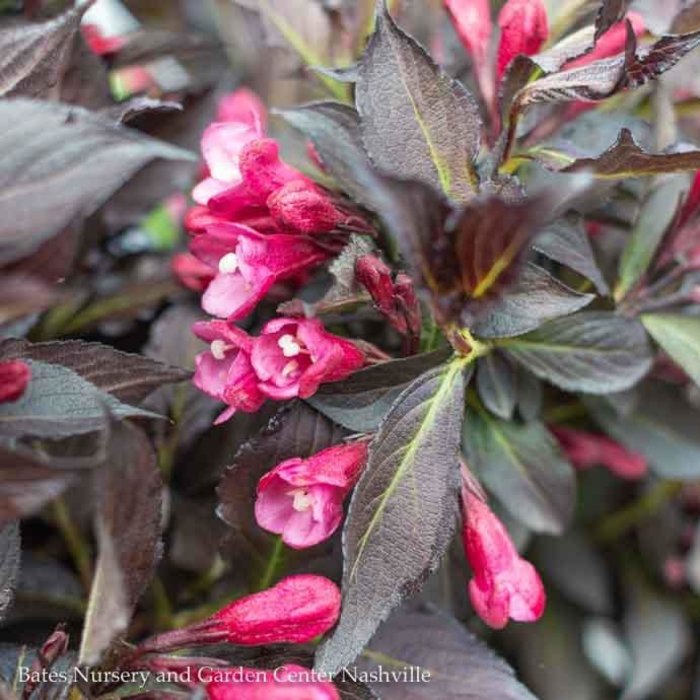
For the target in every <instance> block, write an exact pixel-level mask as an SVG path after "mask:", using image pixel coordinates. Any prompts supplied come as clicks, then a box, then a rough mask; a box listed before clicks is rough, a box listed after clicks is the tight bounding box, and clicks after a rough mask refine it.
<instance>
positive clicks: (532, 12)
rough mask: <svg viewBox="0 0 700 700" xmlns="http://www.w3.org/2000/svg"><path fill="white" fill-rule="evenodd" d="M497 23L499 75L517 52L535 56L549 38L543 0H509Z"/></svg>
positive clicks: (501, 74)
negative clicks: (499, 29)
mask: <svg viewBox="0 0 700 700" xmlns="http://www.w3.org/2000/svg"><path fill="white" fill-rule="evenodd" d="M498 26H499V27H500V28H501V41H500V43H499V45H498V58H497V63H496V71H497V74H498V78H499V79H500V78H502V77H503V74H504V73H505V72H506V69H507V68H508V66H509V65H510V64H511V62H512V61H513V59H514V58H515V57H516V56H519V55H521V54H524V55H525V56H532V55H534V54H536V53H537V52H538V51H539V50H540V49H541V48H542V45H543V44H544V42H545V41H547V37H548V36H549V23H548V21H547V8H546V7H545V6H544V4H543V2H542V0H508V2H506V4H505V5H504V6H503V8H502V9H501V11H500V13H499V15H498Z"/></svg>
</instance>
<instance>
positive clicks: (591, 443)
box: [550, 425, 648, 479]
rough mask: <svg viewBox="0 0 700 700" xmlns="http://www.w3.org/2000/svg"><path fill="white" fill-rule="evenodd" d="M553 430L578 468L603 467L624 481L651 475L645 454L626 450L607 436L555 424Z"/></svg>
mask: <svg viewBox="0 0 700 700" xmlns="http://www.w3.org/2000/svg"><path fill="white" fill-rule="evenodd" d="M550 430H551V432H552V434H553V435H554V436H555V437H556V438H557V440H558V441H559V444H560V445H561V448H562V450H564V452H565V453H566V456H567V457H568V458H569V460H570V461H571V463H572V464H573V465H574V466H575V467H576V468H577V469H590V468H591V467H594V466H596V465H600V466H603V467H607V468H608V469H609V470H610V471H611V472H612V473H613V474H615V475H617V476H619V477H620V478H622V479H641V478H642V477H643V476H644V475H645V474H646V473H647V467H648V464H647V460H646V458H645V457H644V456H643V455H641V454H639V453H638V452H632V451H630V450H628V449H626V448H624V447H623V446H622V445H620V444H619V443H617V442H615V441H614V440H611V439H610V438H609V437H607V436H605V435H598V434H596V433H589V432H586V431H584V430H575V429H573V428H566V427H563V426H560V425H552V426H550Z"/></svg>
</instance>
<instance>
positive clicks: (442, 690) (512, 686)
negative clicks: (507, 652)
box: [359, 607, 535, 700]
mask: <svg viewBox="0 0 700 700" xmlns="http://www.w3.org/2000/svg"><path fill="white" fill-rule="evenodd" d="M379 666H381V667H382V670H384V671H385V672H386V671H388V672H391V671H396V672H398V673H402V672H403V671H407V670H408V669H409V668H410V667H414V668H415V669H418V670H421V671H425V672H428V673H429V674H430V680H429V681H427V682H413V683H410V682H408V683H407V682H400V681H399V682H383V683H374V684H372V685H373V687H374V689H375V690H376V691H377V693H378V694H379V696H380V697H381V698H382V700H434V699H435V698H440V700H535V697H534V695H532V693H531V692H530V691H529V690H528V689H527V688H526V687H525V686H524V685H522V684H521V683H519V682H518V680H517V678H516V677H515V674H514V672H513V669H512V668H511V667H510V666H508V664H507V663H506V662H505V661H503V660H502V659H501V658H499V657H498V656H496V654H495V653H494V652H493V651H491V649H489V648H488V647H487V646H485V645H484V644H483V642H481V641H480V640H479V639H477V638H476V637H475V636H474V635H472V634H471V632H468V631H467V630H466V629H465V628H464V627H463V626H462V625H461V624H460V623H459V622H457V620H455V619H454V618H451V617H448V616H447V615H445V614H444V613H441V612H438V611H436V610H434V609H432V608H427V607H426V608H419V609H414V610H404V609H402V610H399V611H398V612H396V613H394V615H392V616H391V617H390V618H389V620H388V621H387V622H386V623H385V624H384V625H382V627H380V629H379V631H378V632H377V635H376V636H375V638H374V639H373V640H372V642H371V644H370V645H369V652H368V655H367V657H366V658H363V659H362V660H361V661H360V662H359V670H360V671H367V672H371V671H375V672H376V671H377V670H379V668H378V667H379Z"/></svg>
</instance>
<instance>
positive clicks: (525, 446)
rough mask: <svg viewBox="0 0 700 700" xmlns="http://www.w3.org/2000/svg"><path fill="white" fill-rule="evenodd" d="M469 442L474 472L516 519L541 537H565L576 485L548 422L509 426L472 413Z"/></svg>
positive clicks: (467, 426)
mask: <svg viewBox="0 0 700 700" xmlns="http://www.w3.org/2000/svg"><path fill="white" fill-rule="evenodd" d="M463 442H464V449H465V452H466V455H467V460H468V462H469V465H470V467H472V468H473V469H474V470H475V471H476V472H477V474H478V475H479V478H480V479H482V480H483V482H484V484H485V485H486V486H487V487H488V488H489V490H491V491H492V492H493V493H495V494H496V496H498V498H499V499H500V500H501V501H502V502H503V504H504V505H505V506H506V508H507V509H508V511H509V512H510V513H511V515H512V516H513V517H514V518H516V519H517V520H519V521H520V522H521V523H523V524H524V525H525V526H527V527H528V528H529V529H531V530H534V531H535V532H550V533H553V534H561V533H562V532H564V530H565V529H566V526H567V525H568V523H569V521H570V520H571V517H572V516H573V512H574V505H575V502H576V481H575V478H574V472H573V469H572V467H571V465H570V464H569V463H568V462H567V461H566V459H564V457H563V456H562V454H561V452H560V450H559V446H558V444H557V442H556V440H555V439H554V438H553V437H552V436H551V435H550V433H549V432H548V431H547V429H546V428H545V427H544V425H543V424H542V423H539V422H537V421H530V422H529V423H525V424H523V425H521V424H518V423H514V422H510V421H503V420H500V419H498V418H495V417H493V416H491V415H489V414H488V413H487V412H486V411H485V410H484V409H483V408H481V409H479V410H474V411H469V412H468V414H467V420H466V421H465V423H464V433H463Z"/></svg>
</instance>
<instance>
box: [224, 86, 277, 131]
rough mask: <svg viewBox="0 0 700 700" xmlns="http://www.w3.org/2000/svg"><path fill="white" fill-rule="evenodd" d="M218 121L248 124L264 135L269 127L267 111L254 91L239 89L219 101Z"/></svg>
mask: <svg viewBox="0 0 700 700" xmlns="http://www.w3.org/2000/svg"><path fill="white" fill-rule="evenodd" d="M216 121H217V122H237V123H239V124H246V125H248V126H250V127H251V128H254V129H255V130H256V131H257V132H258V133H260V134H263V133H264V132H265V129H266V127H267V109H266V108H265V105H264V104H263V102H262V100H261V99H260V98H259V97H258V96H257V95H256V94H255V93H254V92H253V91H252V90H249V89H248V88H238V90H236V91H235V92H231V93H229V94H228V95H224V96H223V97H222V98H221V99H220V100H219V105H218V107H217V111H216Z"/></svg>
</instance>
